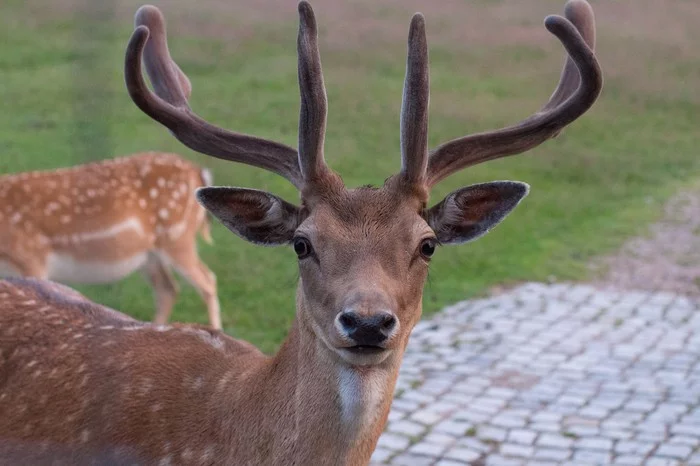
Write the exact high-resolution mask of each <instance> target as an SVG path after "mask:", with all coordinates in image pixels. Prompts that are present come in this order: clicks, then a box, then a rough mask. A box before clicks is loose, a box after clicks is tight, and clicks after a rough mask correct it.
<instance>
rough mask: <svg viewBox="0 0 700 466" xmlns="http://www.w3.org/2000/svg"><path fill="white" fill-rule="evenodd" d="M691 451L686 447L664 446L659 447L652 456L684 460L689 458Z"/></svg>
mask: <svg viewBox="0 0 700 466" xmlns="http://www.w3.org/2000/svg"><path fill="white" fill-rule="evenodd" d="M692 452H693V449H692V448H691V447H689V446H688V445H678V444H670V443H669V444H665V445H661V446H660V447H659V448H658V449H657V450H656V452H654V454H655V455H656V456H661V457H664V458H674V459H679V460H682V459H685V458H687V457H689V456H690V454H691V453H692Z"/></svg>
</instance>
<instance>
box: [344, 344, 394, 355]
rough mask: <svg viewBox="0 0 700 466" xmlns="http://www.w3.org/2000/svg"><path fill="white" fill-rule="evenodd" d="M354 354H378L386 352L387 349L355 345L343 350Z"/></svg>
mask: <svg viewBox="0 0 700 466" xmlns="http://www.w3.org/2000/svg"><path fill="white" fill-rule="evenodd" d="M343 349H345V350H346V351H349V352H351V353H353V354H378V353H381V352H382V351H386V348H383V347H381V346H375V345H355V346H349V347H346V348H343Z"/></svg>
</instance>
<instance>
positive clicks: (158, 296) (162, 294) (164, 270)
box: [143, 255, 180, 325]
mask: <svg viewBox="0 0 700 466" xmlns="http://www.w3.org/2000/svg"><path fill="white" fill-rule="evenodd" d="M143 272H144V274H145V275H146V278H147V279H148V281H149V283H150V284H151V287H152V288H153V294H154V297H155V302H156V316H155V318H154V319H153V322H154V323H156V324H159V325H164V324H166V323H167V322H168V319H169V318H170V314H171V313H172V311H173V306H174V305H175V299H176V298H177V294H178V293H179V291H180V288H179V286H178V284H177V281H176V280H175V277H173V274H172V273H171V272H170V270H169V269H168V266H167V265H166V264H164V263H163V261H162V260H161V259H159V258H158V257H157V256H155V255H151V256H149V258H148V261H147V262H146V265H144V267H143Z"/></svg>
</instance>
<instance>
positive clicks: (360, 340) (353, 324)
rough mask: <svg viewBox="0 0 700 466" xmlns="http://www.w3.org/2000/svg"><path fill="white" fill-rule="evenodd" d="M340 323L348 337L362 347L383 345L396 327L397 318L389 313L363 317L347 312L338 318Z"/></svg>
mask: <svg viewBox="0 0 700 466" xmlns="http://www.w3.org/2000/svg"><path fill="white" fill-rule="evenodd" d="M338 321H339V322H340V325H341V326H342V328H343V330H345V331H346V332H347V335H348V337H350V338H352V339H353V340H354V341H355V343H357V344H358V345H360V346H376V345H378V344H380V343H382V342H383V341H384V340H386V339H387V338H388V337H389V335H391V332H392V331H393V330H394V327H396V317H394V315H393V314H390V313H388V312H380V313H378V314H373V315H371V316H361V315H359V314H357V313H356V312H353V311H345V312H343V313H341V314H340V315H339V316H338Z"/></svg>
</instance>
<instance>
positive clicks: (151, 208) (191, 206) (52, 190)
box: [0, 152, 221, 328]
mask: <svg viewBox="0 0 700 466" xmlns="http://www.w3.org/2000/svg"><path fill="white" fill-rule="evenodd" d="M211 182H212V180H211V174H210V172H209V170H207V169H203V168H200V167H198V166H197V165H195V164H193V163H192V162H189V161H187V160H185V159H183V158H182V157H179V156H177V155H175V154H168V153H159V152H145V153H140V154H135V155H131V156H128V157H118V158H114V159H109V160H104V161H100V162H94V163H89V164H85V165H77V166H74V167H71V168H63V169H58V170H52V171H35V172H27V173H17V174H10V175H3V176H0V276H4V277H8V276H25V277H37V278H44V279H50V280H56V281H59V282H67V283H107V282H114V281H117V280H120V279H122V278H124V277H126V276H127V275H129V274H131V273H133V272H135V271H137V270H141V271H142V272H143V273H144V274H145V276H146V278H147V280H148V282H149V283H150V285H151V287H152V288H153V291H154V295H155V301H156V315H155V319H154V320H155V322H156V323H159V324H164V323H166V322H167V321H168V318H169V316H170V313H171V311H172V308H173V305H174V303H175V299H176V297H177V294H178V284H177V281H176V280H175V278H174V277H173V275H172V273H171V268H174V269H175V270H177V271H178V272H179V273H180V274H181V275H183V276H184V277H185V278H186V279H187V280H188V281H189V282H190V283H191V284H192V285H193V286H194V287H195V288H196V289H197V291H198V292H199V294H200V295H201V296H202V298H203V299H204V301H205V302H206V305H207V309H208V311H209V321H210V323H211V325H212V326H213V327H215V328H221V318H220V316H219V301H218V298H217V293H216V277H215V276H214V274H213V273H212V272H211V271H210V270H209V269H208V268H207V266H206V265H204V263H203V262H202V261H201V260H200V259H199V255H198V254H197V241H196V236H197V234H198V233H199V234H200V235H201V236H202V237H203V238H204V239H205V241H207V242H211V236H210V234H209V219H208V217H207V216H206V214H205V210H204V209H203V208H202V206H200V205H199V204H198V203H197V201H196V199H195V197H194V191H195V189H197V188H200V187H203V186H207V185H210V184H211Z"/></svg>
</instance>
